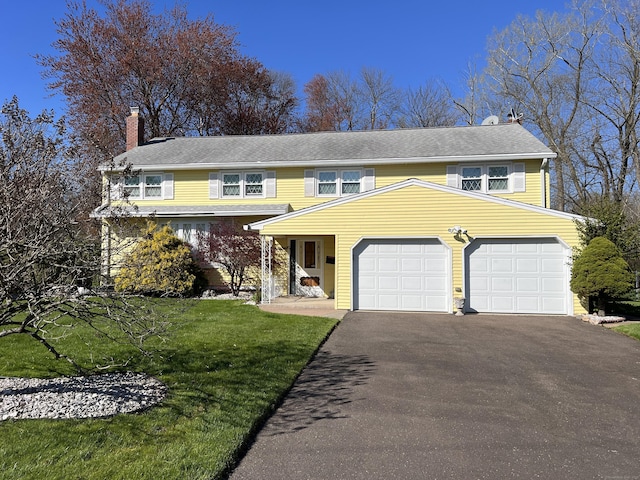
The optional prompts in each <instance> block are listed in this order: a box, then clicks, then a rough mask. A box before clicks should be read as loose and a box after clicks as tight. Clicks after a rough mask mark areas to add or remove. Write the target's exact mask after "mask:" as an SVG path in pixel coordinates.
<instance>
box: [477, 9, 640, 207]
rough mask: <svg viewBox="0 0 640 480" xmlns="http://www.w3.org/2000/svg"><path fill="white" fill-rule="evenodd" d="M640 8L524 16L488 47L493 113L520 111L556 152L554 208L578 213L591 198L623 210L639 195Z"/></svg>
mask: <svg viewBox="0 0 640 480" xmlns="http://www.w3.org/2000/svg"><path fill="white" fill-rule="evenodd" d="M639 7H640V4H639V2H638V1H637V0H633V1H631V2H619V1H617V0H611V1H609V0H592V1H588V2H574V4H573V7H572V9H571V11H570V12H569V13H567V14H557V13H556V14H547V13H543V12H538V13H537V14H536V16H535V18H533V19H532V18H527V17H518V19H517V20H516V21H514V22H513V23H512V24H511V25H510V26H509V27H507V29H505V30H503V31H502V32H498V33H496V34H495V35H494V36H493V37H492V39H491V41H490V46H489V58H488V68H487V71H486V84H485V86H487V87H488V88H490V89H491V91H492V97H493V102H494V103H493V106H494V108H496V107H499V106H500V105H501V106H502V109H503V110H504V108H509V107H513V108H515V109H516V110H517V111H518V112H523V113H524V114H525V118H526V120H528V121H529V122H530V123H529V125H531V127H532V129H533V131H534V132H536V133H539V134H540V135H541V137H542V138H544V140H545V141H546V142H547V143H548V144H549V145H550V146H551V148H553V149H554V150H555V151H556V152H557V153H558V157H557V159H556V160H555V162H554V165H553V166H554V169H555V175H554V177H553V178H554V180H555V184H554V206H556V207H557V208H560V209H563V210H571V211H574V212H578V213H581V212H582V211H583V210H585V209H586V208H587V207H588V206H589V204H590V202H591V201H592V198H599V197H602V196H604V197H608V198H610V199H611V200H613V201H614V202H618V203H619V202H622V201H623V200H624V198H625V196H626V195H627V194H628V193H630V192H631V191H633V190H634V189H635V188H636V187H637V181H638V180H639V179H640V177H638V168H637V167H638V165H639V164H638V159H640V155H639V154H638V135H637V129H638V120H639V119H640V117H639V115H640V87H639V85H640V47H639V46H638V40H639V39H640V26H639V22H638V20H637V11H638V8H639ZM634 169H635V171H636V176H635V178H634V176H633V175H632V172H633V171H634Z"/></svg>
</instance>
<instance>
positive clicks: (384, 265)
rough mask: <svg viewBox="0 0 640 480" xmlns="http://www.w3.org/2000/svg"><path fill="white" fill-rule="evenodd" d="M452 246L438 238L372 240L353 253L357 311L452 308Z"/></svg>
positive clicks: (364, 241)
mask: <svg viewBox="0 0 640 480" xmlns="http://www.w3.org/2000/svg"><path fill="white" fill-rule="evenodd" d="M449 258H450V255H449V249H448V248H447V247H446V246H445V245H443V244H442V243H441V242H440V241H439V240H437V239H369V240H363V241H362V242H360V243H359V244H358V245H357V246H356V248H355V249H354V253H353V260H354V262H353V264H354V310H407V311H432V312H448V311H451V306H450V304H451V301H450V297H451V295H450V294H449V285H450V284H451V282H450V274H449V271H450V268H449V265H450V263H451V262H450V260H449Z"/></svg>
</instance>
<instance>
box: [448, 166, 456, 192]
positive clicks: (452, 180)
mask: <svg viewBox="0 0 640 480" xmlns="http://www.w3.org/2000/svg"><path fill="white" fill-rule="evenodd" d="M447 187H453V188H458V167H457V166H455V165H447Z"/></svg>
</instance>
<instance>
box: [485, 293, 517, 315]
mask: <svg viewBox="0 0 640 480" xmlns="http://www.w3.org/2000/svg"><path fill="white" fill-rule="evenodd" d="M514 300H515V299H514V298H513V297H512V296H500V295H493V296H492V297H491V311H493V312H505V311H507V312H508V311H513V310H514Z"/></svg>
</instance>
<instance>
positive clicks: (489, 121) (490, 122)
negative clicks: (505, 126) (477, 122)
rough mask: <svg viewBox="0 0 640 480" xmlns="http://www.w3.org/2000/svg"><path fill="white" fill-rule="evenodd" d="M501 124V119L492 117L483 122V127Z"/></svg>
mask: <svg viewBox="0 0 640 480" xmlns="http://www.w3.org/2000/svg"><path fill="white" fill-rule="evenodd" d="M499 123H500V119H499V118H498V117H497V116H495V115H491V116H490V117H487V118H485V119H484V120H483V121H482V125H498V124H499Z"/></svg>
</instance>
